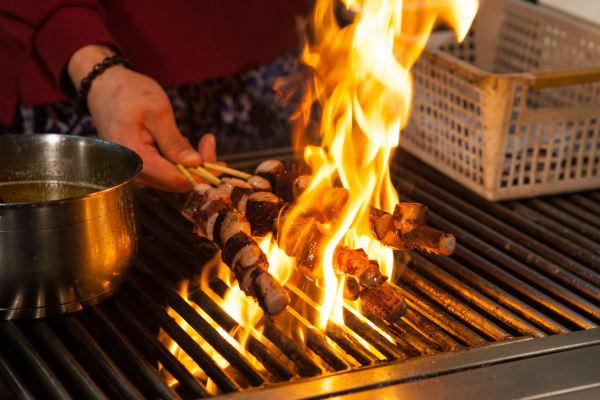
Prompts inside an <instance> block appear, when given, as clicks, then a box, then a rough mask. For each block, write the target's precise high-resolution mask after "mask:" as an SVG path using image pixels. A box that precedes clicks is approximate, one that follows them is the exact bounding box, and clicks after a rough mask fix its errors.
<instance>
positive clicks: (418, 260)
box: [410, 252, 546, 340]
mask: <svg viewBox="0 0 600 400" xmlns="http://www.w3.org/2000/svg"><path fill="white" fill-rule="evenodd" d="M410 257H411V266H413V267H415V268H416V269H418V270H419V271H421V272H423V273H426V274H427V275H429V276H431V277H433V278H435V279H436V280H437V281H438V282H441V283H443V284H445V285H446V286H449V287H451V288H452V289H453V290H454V291H455V292H456V293H459V294H460V295H461V296H462V297H463V298H464V299H465V300H467V301H470V302H472V303H474V304H476V305H477V306H478V307H480V308H481V309H483V310H485V311H486V312H488V313H489V314H492V315H494V316H495V317H496V318H498V319H499V320H500V321H502V322H504V323H505V324H507V325H509V326H512V327H513V328H515V329H516V330H518V331H519V332H521V333H522V334H524V335H528V334H531V335H534V336H535V337H544V336H546V334H544V332H542V331H540V330H539V329H537V328H536V327H534V326H533V325H530V324H528V323H527V322H525V321H523V320H522V319H521V318H519V317H517V316H516V315H514V314H513V313H511V312H510V311H508V310H506V309H505V308H503V307H501V306H499V305H498V304H497V303H495V302H493V301H491V300H490V299H488V298H487V297H485V296H483V295H481V294H479V293H478V292H476V291H475V290H473V289H471V288H470V287H469V286H467V285H465V284H464V283H462V282H460V281H459V280H458V279H456V278H454V277H453V276H452V275H450V274H448V273H446V272H444V271H442V270H441V269H439V268H437V267H436V266H435V265H434V264H433V263H431V262H429V261H427V260H426V259H425V258H423V257H421V256H420V255H418V254H416V253H414V252H411V253H410ZM440 258H441V257H440ZM448 260H449V261H453V260H452V259H450V258H448ZM479 286H481V285H479ZM488 292H494V291H493V290H488ZM498 293H499V294H500V292H498ZM519 304H522V303H519ZM540 315H541V314H540ZM499 333H501V332H499ZM505 337H506V336H503V337H502V339H504V338H505ZM502 339H497V340H502Z"/></svg>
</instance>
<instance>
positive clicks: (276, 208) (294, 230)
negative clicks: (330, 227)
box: [190, 160, 454, 322]
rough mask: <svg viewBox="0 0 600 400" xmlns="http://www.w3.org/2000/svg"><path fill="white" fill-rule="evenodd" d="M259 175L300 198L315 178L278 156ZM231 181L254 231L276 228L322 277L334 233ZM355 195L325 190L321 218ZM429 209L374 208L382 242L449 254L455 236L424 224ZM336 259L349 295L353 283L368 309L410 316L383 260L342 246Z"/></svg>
mask: <svg viewBox="0 0 600 400" xmlns="http://www.w3.org/2000/svg"><path fill="white" fill-rule="evenodd" d="M256 174H257V175H258V176H257V175H254V176H248V178H247V179H250V178H251V177H254V179H256V180H258V181H260V179H262V180H263V181H266V180H267V179H268V180H269V183H270V184H271V186H273V187H274V188H275V189H276V192H277V194H280V192H281V193H283V195H284V196H285V198H287V199H288V200H293V199H294V198H296V197H298V196H299V195H300V194H301V193H302V191H304V190H305V189H306V188H308V186H309V185H310V183H311V180H312V177H311V176H309V175H306V174H301V173H300V172H299V171H297V170H296V169H295V167H293V166H292V167H284V166H283V164H281V163H280V162H279V161H276V160H269V161H267V162H264V163H262V164H261V165H260V166H259V167H258V168H257V170H256ZM225 179H227V178H225ZM229 179H231V178H229ZM231 181H232V182H234V183H235V185H229V187H228V190H229V192H230V194H231V199H230V202H231V203H233V205H234V206H235V208H236V209H237V210H238V211H240V212H241V213H242V214H245V215H246V216H247V217H248V220H249V221H250V222H249V225H250V227H251V228H250V230H251V233H252V234H253V235H255V236H263V235H265V234H266V233H268V232H269V231H271V230H272V231H273V232H274V233H275V237H276V238H277V241H278V245H279V247H280V248H282V249H283V250H284V252H285V253H286V254H287V255H288V256H290V257H295V258H296V267H297V269H298V270H300V271H301V272H303V273H304V274H305V275H307V276H309V277H311V278H318V277H319V276H320V275H321V274H322V272H321V271H316V267H317V265H318V264H319V261H320V260H319V257H320V255H321V254H322V244H323V243H324V242H325V241H326V240H325V238H326V237H327V236H328V234H327V230H326V229H325V228H324V227H322V225H320V223H319V222H318V221H316V220H315V218H312V217H306V216H304V215H297V214H296V215H295V216H294V218H293V220H292V219H290V218H289V216H290V215H291V214H292V212H291V210H292V208H291V207H289V205H286V203H284V202H283V201H281V200H280V199H279V198H278V197H277V196H275V195H273V194H272V193H266V192H264V193H253V192H252V189H251V188H250V187H249V185H247V182H243V181H240V180H238V179H231ZM190 197H192V196H190ZM250 198H253V200H252V201H251V203H252V204H253V206H252V207H250V208H248V205H249V203H248V201H249V199H250ZM349 198H350V195H349V192H348V191H347V190H346V189H344V188H329V189H327V190H325V191H324V192H323V193H322V199H323V201H322V204H323V206H324V207H321V208H322V210H323V211H324V212H321V217H323V219H324V220H325V221H336V220H337V219H339V218H340V215H341V213H342V211H343V208H344V207H345V205H346V203H347V202H348V200H349ZM286 210H287V211H286ZM427 212H428V210H427V207H425V206H423V205H421V204H418V203H400V204H398V205H397V206H396V209H395V212H394V215H392V214H389V213H386V212H384V211H381V210H377V209H372V210H371V215H370V219H371V223H372V230H373V233H374V235H375V236H376V237H377V239H380V240H381V239H384V238H386V235H387V239H390V240H387V241H386V240H385V239H384V240H382V242H383V243H384V244H385V245H388V246H389V247H393V248H398V249H404V248H406V247H408V248H419V249H424V250H428V251H432V250H438V251H440V250H441V251H440V252H439V253H438V254H440V253H441V254H444V251H445V252H448V250H447V248H448V246H444V240H446V239H447V238H448V237H450V238H451V239H454V238H453V236H452V235H447V234H444V233H443V232H440V231H436V230H434V229H431V228H428V227H424V226H422V224H424V223H425V222H426V219H427ZM423 243H425V245H423ZM405 245H406V247H405ZM333 262H334V268H335V272H336V273H338V274H345V275H347V282H348V284H347V285H346V289H345V294H348V293H347V292H349V289H348V288H349V286H352V288H353V289H354V290H353V291H351V292H352V293H353V295H352V296H351V298H354V299H356V298H357V297H360V298H361V299H362V302H363V304H364V305H365V307H366V308H367V309H369V310H370V311H371V312H373V313H374V314H375V315H377V316H379V317H381V318H383V319H385V320H388V322H393V321H395V320H396V319H397V318H399V317H400V316H401V315H403V314H404V312H405V311H406V303H405V302H404V300H403V296H402V295H401V294H400V293H398V292H397V291H396V290H395V289H394V288H393V287H392V286H391V285H389V284H388V283H387V282H386V280H387V277H386V276H384V275H382V274H381V272H380V270H379V265H378V264H377V262H375V261H373V260H369V259H368V256H367V255H366V253H365V252H364V250H362V249H357V250H351V249H349V248H347V247H345V246H338V247H337V248H336V252H335V255H334V260H333ZM236 276H237V275H236Z"/></svg>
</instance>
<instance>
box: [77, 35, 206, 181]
mask: <svg viewBox="0 0 600 400" xmlns="http://www.w3.org/2000/svg"><path fill="white" fill-rule="evenodd" d="M114 54H115V53H114V52H113V51H112V50H111V49H110V48H109V47H106V46H101V45H89V46H85V47H82V48H81V49H79V50H78V51H77V52H76V53H75V54H74V55H73V56H72V57H71V60H70V61H69V64H68V67H67V68H68V72H69V76H70V77H71V80H72V81H73V84H74V85H75V87H76V88H77V87H79V84H80V82H81V79H82V78H83V77H85V76H86V75H87V74H88V73H89V71H91V70H92V68H93V66H94V65H95V64H97V63H100V62H102V60H103V59H104V58H106V57H110V56H112V55H114ZM87 102H88V108H89V110H90V114H91V115H92V120H93V121H94V124H95V125H96V128H97V130H98V136H99V137H100V138H101V139H103V140H107V141H110V142H114V143H117V144H120V145H123V146H125V147H128V148H130V149H132V150H134V151H135V152H136V153H138V154H139V155H140V157H142V160H143V161H144V168H143V171H142V173H141V174H140V175H139V176H138V178H137V181H139V183H143V184H145V185H148V186H151V187H154V188H157V189H162V190H168V191H173V192H185V191H187V190H189V189H190V184H189V182H188V181H187V180H186V179H185V178H184V177H183V176H181V174H180V173H179V171H178V170H177V168H176V167H175V165H174V164H173V163H181V164H183V165H184V166H188V167H193V166H197V165H199V164H200V163H202V161H203V160H206V161H211V162H214V161H215V160H216V153H215V138H214V136H213V135H205V136H204V137H203V138H202V140H200V143H199V145H198V149H199V153H198V152H196V151H195V150H194V149H193V148H192V146H191V145H190V143H189V142H188V140H187V139H186V138H184V137H183V136H182V135H181V133H180V132H179V130H178V129H177V126H176V125H175V118H174V115H173V110H172V108H171V104H170V102H169V98H168V97H167V94H166V93H165V91H164V90H163V89H162V87H161V86H160V85H159V84H158V83H157V82H156V81H154V80H153V79H151V78H149V77H148V76H145V75H142V74H139V73H137V72H134V71H131V70H128V69H126V68H125V67H123V66H122V65H115V66H112V67H110V68H108V69H106V71H104V72H103V73H102V74H100V75H99V76H97V77H96V78H95V79H94V80H93V82H92V85H91V88H90V91H89V93H88V97H87ZM156 146H158V148H157V147H156ZM159 150H160V152H159ZM198 181H199V182H201V181H202V180H201V179H200V178H198Z"/></svg>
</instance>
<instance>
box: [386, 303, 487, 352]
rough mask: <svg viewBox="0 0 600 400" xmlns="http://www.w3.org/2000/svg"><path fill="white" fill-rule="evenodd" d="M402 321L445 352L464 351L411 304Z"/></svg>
mask: <svg viewBox="0 0 600 400" xmlns="http://www.w3.org/2000/svg"><path fill="white" fill-rule="evenodd" d="M402 320H403V321H404V322H406V323H407V324H408V325H409V326H410V327H412V328H414V329H415V330H417V331H418V332H419V333H421V334H422V335H423V336H425V337H426V338H428V339H429V340H431V341H432V342H434V343H436V344H437V345H438V346H440V348H441V349H443V350H445V351H451V350H460V349H462V346H461V345H460V344H459V343H458V342H457V341H455V340H454V339H453V338H451V337H450V336H449V335H447V334H446V332H444V331H443V330H441V329H440V328H438V327H437V325H435V324H433V323H432V322H431V321H429V320H428V319H427V318H425V317H424V316H422V315H421V314H420V313H419V312H418V311H417V310H416V309H414V308H413V307H411V305H410V303H409V306H408V310H407V311H406V315H405V316H404V317H402ZM397 324H398V323H397V322H396V325H397ZM476 343H477V342H476Z"/></svg>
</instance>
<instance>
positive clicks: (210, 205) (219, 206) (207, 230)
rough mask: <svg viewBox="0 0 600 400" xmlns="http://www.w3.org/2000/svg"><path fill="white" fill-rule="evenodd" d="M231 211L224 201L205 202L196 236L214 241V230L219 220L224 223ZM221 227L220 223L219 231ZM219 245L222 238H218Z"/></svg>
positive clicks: (198, 220)
mask: <svg viewBox="0 0 600 400" xmlns="http://www.w3.org/2000/svg"><path fill="white" fill-rule="evenodd" d="M229 211H230V207H229V204H227V203H225V202H224V201H223V200H220V199H219V200H212V201H207V202H205V204H204V205H203V207H202V211H200V213H199V214H198V216H197V218H196V229H195V230H196V234H198V235H199V236H203V237H205V238H207V239H208V240H213V228H214V227H215V223H216V222H217V219H219V220H220V222H222V221H223V219H225V216H226V215H227V213H228V212H229ZM220 226H221V224H220V223H219V224H218V227H219V228H218V229H219V230H220ZM217 243H219V244H220V243H221V238H220V236H219V237H218V238H217ZM215 244H216V243H215ZM219 244H217V246H219V247H221V246H220V245H219Z"/></svg>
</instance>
